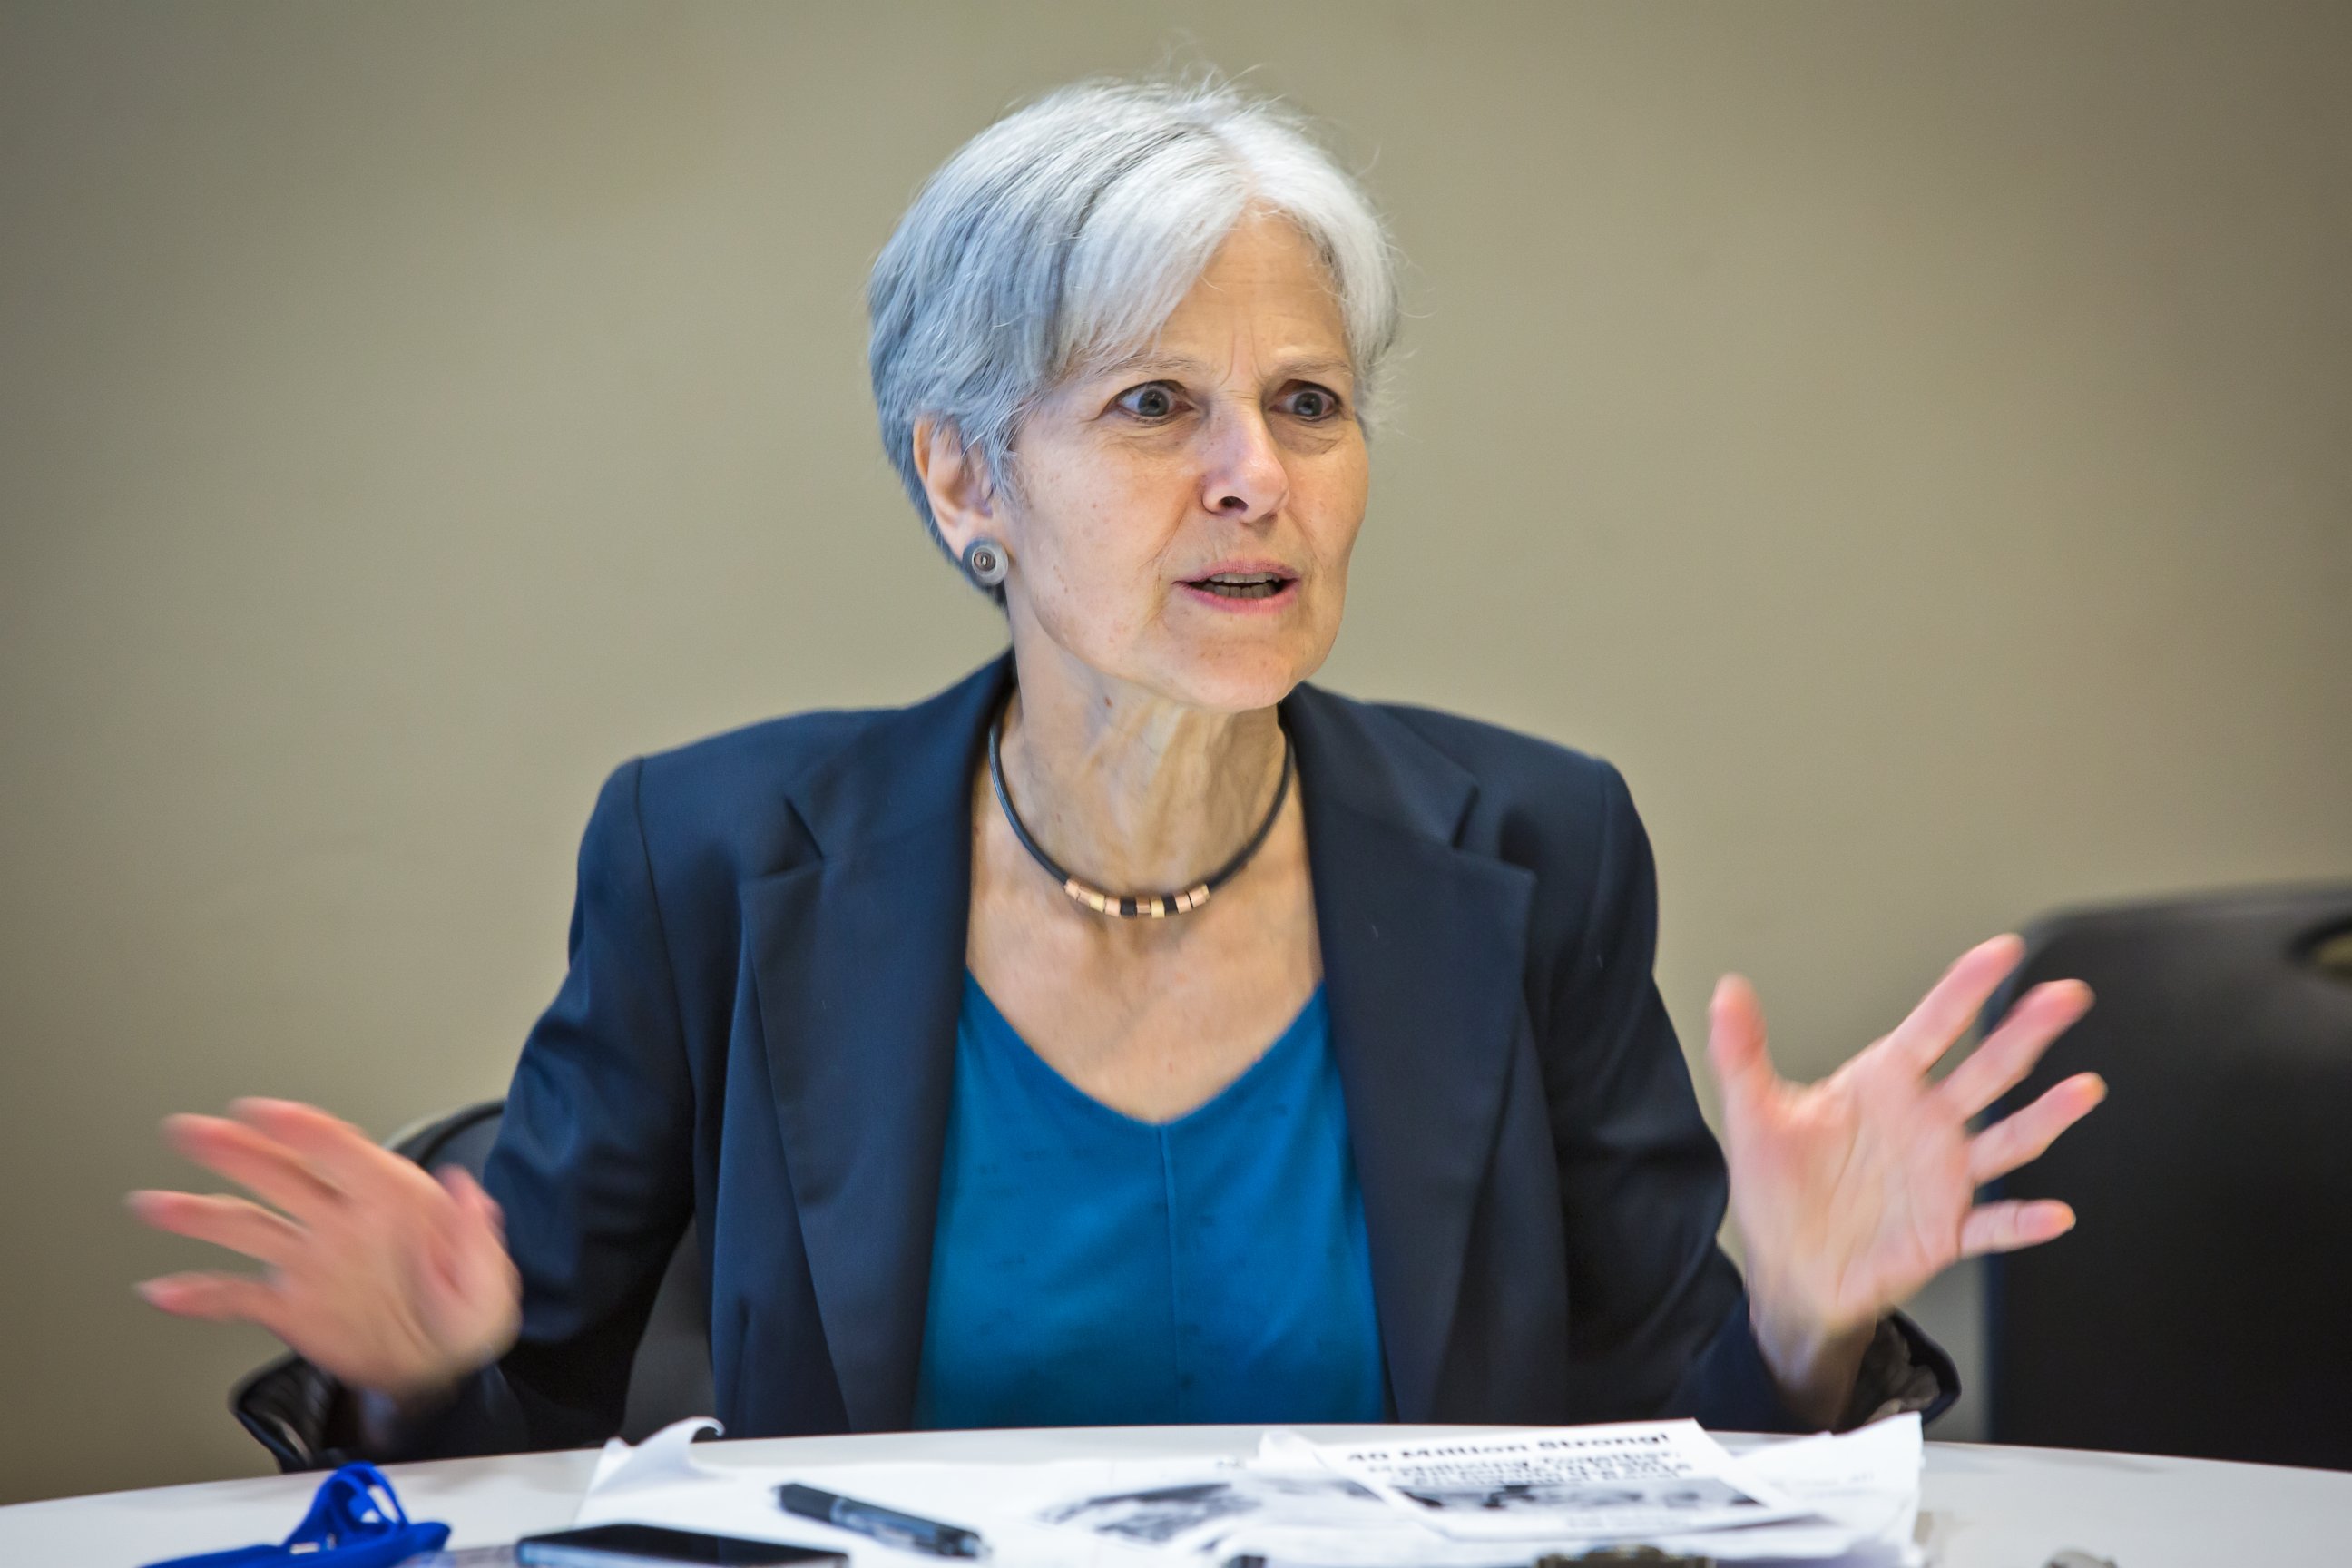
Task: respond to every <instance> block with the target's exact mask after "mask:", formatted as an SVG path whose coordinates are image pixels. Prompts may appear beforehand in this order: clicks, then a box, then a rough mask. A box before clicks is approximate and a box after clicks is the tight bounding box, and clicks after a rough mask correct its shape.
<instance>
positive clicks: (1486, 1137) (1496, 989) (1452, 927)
mask: <svg viewBox="0 0 2352 1568" xmlns="http://www.w3.org/2000/svg"><path fill="white" fill-rule="evenodd" d="M1284 717H1285V720H1286V722H1287V724H1288V726H1289V729H1290V732H1291V736H1292V740H1293V742H1294V744H1295V745H1296V746H1297V752H1298V778H1299V788H1300V794H1301V797H1302V801H1303V804H1304V808H1305V811H1306V817H1307V856H1308V862H1309V864H1310V866H1311V867H1312V868H1313V875H1314V879H1315V911H1316V920H1317V921H1318V925H1319V927H1320V928H1321V929H1320V938H1321V942H1322V949H1323V970H1324V984H1325V988H1326V994H1327V995H1328V999H1329V1003H1330V1008H1331V1038H1332V1048H1333V1051H1334V1053H1335V1054H1336V1056H1337V1057H1338V1059H1339V1076H1340V1084H1341V1089H1342V1092H1343V1093H1344V1094H1345V1095H1346V1097H1347V1106H1348V1123H1349V1144H1350V1146H1351V1148H1352V1150H1353V1152H1354V1154H1355V1160H1356V1172H1357V1180H1358V1182H1359V1183H1360V1185H1361V1187H1362V1189H1363V1194H1364V1220H1365V1226H1366V1229H1367V1231H1368V1232H1369V1236H1370V1247H1371V1261H1372V1291H1373V1298H1374V1300H1375V1302H1376V1304H1377V1306H1378V1308H1379V1310H1380V1320H1381V1342H1382V1346H1383V1349H1384V1350H1385V1352H1386V1354H1387V1359H1388V1370H1389V1384H1390V1389H1391V1394H1392V1395H1393V1397H1394V1400H1395V1405H1396V1409H1395V1415H1396V1417H1397V1419H1399V1420H1401V1421H1409V1422H1410V1421H1427V1420H1430V1419H1433V1414H1432V1413H1433V1409H1434V1408H1435V1405H1436V1400H1437V1396H1438V1393H1439V1379H1440V1377H1441V1375H1442V1373H1443V1371H1444V1359H1445V1347H1446V1344H1447V1342H1448V1339H1449V1338H1450V1336H1451V1334H1452V1331H1453V1324H1454V1304H1455V1302H1456V1300H1458V1298H1459V1295H1460V1292H1461V1287H1462V1269H1463V1259H1464V1255H1465V1250H1466V1248H1467V1247H1468V1243H1469V1237H1470V1226H1471V1219H1472V1216H1473V1215H1474V1214H1475V1211H1476V1208H1477V1205H1478V1199H1479V1194H1480V1191H1481V1189H1482V1187H1483V1186H1484V1184H1485V1182H1486V1167H1487V1163H1488V1160H1489V1157H1490V1155H1491V1152H1492V1151H1493V1148H1494V1142H1495V1136H1496V1124H1497V1121H1498V1119H1499V1118H1500V1115H1501V1112H1502V1106H1503V1094H1504V1086H1505V1083H1506V1081H1507V1078H1508V1070H1507V1069H1508V1065H1509V1058H1510V1052H1511V1050H1512V1048H1513V1046H1514V1044H1515V1042H1516V1040H1517V1036H1518V1033H1519V1031H1520V1029H1521V1028H1522V1026H1523V1021H1524V1018H1525V1015H1526V1004H1525V1002H1524V1000H1523V996H1522V990H1521V985H1522V980H1521V976H1522V971H1523V967H1524V964H1525V963H1526V955H1527V920H1528V903H1529V900H1530V898H1531V896H1532V894H1533V891H1534V887H1535V878H1534V875H1533V873H1531V872H1529V871H1528V870H1526V869H1525V868H1520V867H1516V866H1511V865H1508V864H1506V863H1505V862H1503V861H1500V860H1497V859H1495V858H1491V857H1488V856H1485V855H1481V854H1477V853H1475V852H1474V851H1470V850H1466V849H1463V848H1460V847H1457V843H1456V840H1457V837H1458V835H1459V834H1460V831H1461V828H1462V824H1463V822H1464V820H1465V817H1466V816H1467V815H1468V812H1469V808H1470V805H1471V802H1472V800H1473V799H1474V797H1475V793H1476V791H1475V784H1474V782H1473V781H1472V779H1471V778H1470V775H1469V774H1468V773H1465V771H1464V770H1463V769H1461V768H1460V767H1458V766H1457V765H1455V764H1454V763H1453V762H1452V761H1450V760H1449V759H1447V758H1446V757H1444V755H1443V754H1441V753H1440V752H1437V750H1436V749H1435V748H1434V747H1432V746H1431V745H1429V744H1428V742H1424V741H1423V740H1422V739H1421V738H1420V736H1419V735H1417V734H1416V733H1414V732H1413V731H1412V730H1411V729H1410V728H1409V727H1407V726H1406V725H1405V724H1404V723H1403V722H1402V721H1399V720H1397V719H1395V718H1393V717H1392V716H1390V715H1387V714H1384V713H1382V712H1381V711H1380V710H1377V709H1371V708H1366V707H1363V706H1360V705H1359V704H1355V703H1349V702H1344V701H1341V700H1338V699H1335V698H1332V697H1330V696H1328V695H1327V694H1325V693H1323V692H1320V691H1318V690H1316V689H1313V688H1311V687H1302V688H1300V689H1299V690H1298V691H1297V693H1296V694H1294V696H1293V697H1292V698H1291V699H1290V700H1289V701H1288V702H1287V703H1286V704H1285V708H1284Z"/></svg>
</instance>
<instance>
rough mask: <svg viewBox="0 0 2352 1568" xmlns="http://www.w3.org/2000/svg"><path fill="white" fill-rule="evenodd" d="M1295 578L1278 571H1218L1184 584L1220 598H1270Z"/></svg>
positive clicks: (1294, 580)
mask: <svg viewBox="0 0 2352 1568" xmlns="http://www.w3.org/2000/svg"><path fill="white" fill-rule="evenodd" d="M1296 581H1297V579H1296V578H1293V577H1286V576H1285V575H1283V574H1281V573H1279V572H1219V573H1217V574H1214V575H1213V576H1208V577H1196V578H1194V579H1193V580H1192V582H1190V583H1187V584H1185V586H1186V587H1188V588H1197V589H1199V590H1200V591H1201V592H1202V593H1203V594H1213V595H1215V596H1216V597H1218V598H1220V599H1271V598H1273V597H1274V596H1275V595H1276V594H1279V593H1281V592H1282V591H1283V590H1284V589H1285V588H1287V587H1289V586H1290V584H1292V583H1294V582H1296Z"/></svg>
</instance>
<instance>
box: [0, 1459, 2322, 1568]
mask: <svg viewBox="0 0 2352 1568" xmlns="http://www.w3.org/2000/svg"><path fill="white" fill-rule="evenodd" d="M1260 1430H1261V1428H1258V1427H1255V1426H1179V1427H1114V1428H1102V1429H1097V1430H1092V1431H1083V1432H1070V1431H1042V1432H962V1433H949V1432H908V1433H889V1434H882V1435H876V1436H861V1437H798V1438H776V1439H767V1440H763V1441H758V1442H749V1443H730V1444H728V1445H726V1446H725V1447H724V1448H723V1449H721V1450H719V1452H718V1453H714V1454H713V1456H712V1457H713V1458H719V1457H720V1456H721V1455H723V1456H724V1457H726V1458H735V1457H737V1456H739V1455H740V1456H741V1457H742V1458H745V1459H747V1460H751V1461H756V1462H762V1463H776V1464H791V1463H802V1464H837V1463H842V1462H845V1461H850V1460H861V1459H921V1460H932V1459H953V1458H984V1459H990V1460H996V1461H1005V1460H1018V1459H1026V1458H1039V1459H1047V1458H1055V1459H1060V1458H1077V1457H1082V1456H1105V1455H1110V1456H1119V1457H1127V1456H1150V1455H1168V1456H1183V1455H1199V1454H1228V1453H1233V1454H1239V1453H1247V1452H1250V1451H1253V1450H1255V1447H1257V1439H1258V1436H1259V1432H1260ZM1304 1430H1306V1431H1307V1432H1309V1433H1311V1434H1314V1435H1317V1436H1327V1437H1330V1438H1335V1439H1339V1438H1354V1439H1357V1440H1365V1439H1370V1438H1377V1437H1381V1436H1398V1435H1400V1433H1401V1432H1403V1431H1408V1430H1411V1431H1417V1432H1421V1433H1433V1432H1439V1431H1444V1430H1449V1429H1448V1428H1438V1427H1421V1428H1399V1427H1392V1426H1391V1427H1338V1426H1335V1427H1308V1428H1305V1429H1304ZM1450 1430H1457V1431H1466V1430H1474V1428H1451V1429H1450ZM1732 1446H1734V1447H1738V1446H1740V1445H1739V1444H1738V1443H1737V1442H1734V1444H1733V1445H1732ZM594 1462H595V1456H594V1455H593V1454H592V1453H589V1452H586V1451H584V1450H583V1451H579V1452H573V1453H562V1454H521V1455H515V1456H511V1457H509V1458H497V1459H457V1460H448V1461H445V1462H442V1463H438V1464H427V1465H399V1466H394V1467H392V1468H390V1469H389V1470H388V1472H387V1473H388V1474H390V1475H391V1477H392V1478H393V1483H394V1485H395V1486H396V1487H398V1488H399V1489H400V1496H401V1499H402V1500H403V1501H404V1503H405V1504H406V1505H407V1507H408V1510H409V1514H410V1517H411V1518H415V1519H437V1520H443V1521H447V1523H448V1524H449V1525H450V1526H451V1530H452V1533H451V1536H450V1542H449V1544H450V1547H451V1548H452V1550H453V1551H457V1550H460V1549H465V1548H479V1547H489V1546H497V1545H501V1544H503V1543H506V1542H511V1541H512V1540H514V1538H515V1537H516V1536H518V1535H527V1534H530V1533H532V1532H534V1531H542V1530H554V1529H559V1528H561V1527H562V1526H563V1525H564V1524H567V1523H569V1522H570V1521H571V1518H572V1510H573V1509H574V1508H575V1507H576V1506H577V1505H578V1503H579V1500H580V1497H581V1494H582V1493H583V1491H585V1490H586V1489H587V1485H588V1475H589V1471H590V1469H591V1468H592V1467H593V1464H594ZM319 1481H320V1477H318V1476H315V1475H314V1476H277V1477H271V1478H268V1479H262V1480H241V1481H213V1482H207V1483H205V1484H203V1485H199V1486H186V1487H159V1488H157V1489H154V1490H152V1491H138V1492H107V1493H100V1494H98V1495H96V1496H92V1497H80V1498H61V1499H58V1500H56V1501H53V1502H34V1503H22V1504H19V1505H17V1506H16V1507H14V1508H0V1564H5V1568H136V1565H138V1564H142V1563H150V1562H153V1561H154V1560H156V1559H158V1558H162V1557H168V1556H174V1555H180V1554H184V1553H187V1552H206V1551H217V1550H219V1549H221V1548H224V1547H230V1546H241V1545H246V1544H247V1543H250V1542H257V1541H277V1540H279V1539H282V1538H283V1537H284V1535H285V1533H286V1531H289V1530H290V1529H292V1528H293V1526H294V1523H295V1521H298V1520H299V1519H300V1517H301V1515H302V1511H303V1510H304V1508H305V1507H306V1506H307V1505H308V1504H309V1502H310V1494H311V1492H312V1491H313V1490H314V1489H316V1488H317V1486H318V1483H319ZM1924 1508H1925V1513H1924V1516H1923V1522H1922V1531H1923V1536H1924V1539H1925V1542H1926V1545H1927V1554H1928V1561H1929V1562H1930V1563H1935V1564H1938V1565H1939V1568H2042V1564H2043V1563H2046V1562H2047V1561H2049V1559H2050V1557H2051V1555H2052V1554H2053V1552H2057V1551H2058V1550H2060V1549H2061V1548H2066V1547H2071V1548H2074V1549H2075V1550H2078V1551H2084V1552H2093V1553H2095V1554H2096V1555H2098V1556H2101V1557H2105V1558H2110V1559H2112V1560H2114V1561H2115V1562H2116V1563H2117V1564H2118V1565H2119V1568H2289V1565H2296V1568H2300V1565H2303V1564H2309V1565H2311V1568H2323V1565H2325V1568H2341V1565H2343V1564H2346V1563H2352V1474H2343V1473H2338V1472H2336V1471H2332V1470H2295V1469H2285V1468H2276V1467H2273V1466H2267V1465H2225V1464H2216V1463H2213V1462H2211V1461H2210V1460H2203V1459H2170V1458H2152V1457H2148V1456H2144V1455H2137V1454H2093V1453H2074V1452H2070V1451H2067V1450H2065V1449H2060V1448H2003V1447H1984V1446H1979V1445H1975V1444H1966V1443H1930V1444H1929V1445H1927V1480H1926V1486H1925V1497H1924ZM487 1560H488V1561H495V1560H496V1559H495V1558H491V1559H487ZM478 1561H479V1560H478ZM907 1561H908V1563H915V1562H917V1561H918V1560H917V1559H914V1558H911V1557H910V1558H908V1559H907Z"/></svg>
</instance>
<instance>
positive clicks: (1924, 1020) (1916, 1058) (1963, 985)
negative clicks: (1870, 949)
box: [1885, 934, 2025, 1073]
mask: <svg viewBox="0 0 2352 1568" xmlns="http://www.w3.org/2000/svg"><path fill="white" fill-rule="evenodd" d="M2024 956H2025V942H2024V941H2023V940H2022V939H2021V938H2019V937H2016V936H2013V935H2008V934H2003V935H2000V936H1997V937H1994V938H1993V939H1992V940H1991V941H1990V942H1979V943H1977V945H1976V946H1974V947H1972V948H1970V949H1969V950H1968V952H1964V953H1962V954H1960V956H1959V957H1958V959H1956V960H1954V961H1953V963H1952V966H1951V967H1950V968H1949V969H1948V970H1946V971H1944V977H1943V978H1942V979H1941V980H1938V981H1937V982H1936V984H1934V985H1933V986H1931V987H1929V988H1928V991H1927V994H1926V995H1925V996H1922V997H1921V998H1919V1005H1917V1006H1916V1007H1914V1008H1912V1009H1911V1014H1910V1016H1908V1017H1906V1018H1905V1019H1904V1020H1903V1022H1901V1023H1900V1024H1897V1025H1896V1026H1895V1030H1894V1032H1893V1033H1892V1034H1890V1035H1888V1036H1887V1037H1886V1042H1885V1043H1886V1045H1887V1047H1888V1048H1889V1049H1891V1050H1893V1051H1895V1053H1897V1054H1899V1055H1900V1056H1901V1057H1902V1058H1903V1059H1904V1060H1905V1061H1906V1062H1908V1063H1909V1064H1910V1065H1911V1067H1912V1068H1914V1069H1915V1070H1916V1071H1919V1072H1923V1073H1924V1072H1926V1071H1927V1069H1928V1068H1931V1067H1934V1066H1935V1065H1936V1063H1937V1060H1939V1059H1940V1058H1942V1057H1943V1055H1944V1053H1945V1052H1946V1051H1948V1050H1950V1049H1951V1048H1952V1046H1953V1044H1954V1042H1956V1041H1957V1040H1958V1039H1959V1037H1960V1036H1961V1035H1962V1034H1963V1033H1965V1032H1966V1031H1967V1029H1968V1026H1969V1024H1970V1023H1972V1022H1974V1021H1975V1019H1976V1016H1977V1015H1978V1014H1979V1013H1981V1012H1983V1011H1984V1005H1985V1003H1986V1002H1988V1001H1990V999H1991V997H1992V994H1993V993H1994V992H1995V991H1998V990H1999V989H2000V983H2001V982H2002V981H2003V980H2006V979H2007V978H2009V973H2010V971H2011V970H2013V969H2015V968H2016V967H2017V965H2018V962H2019V960H2021V959H2022V958H2023V957H2024Z"/></svg>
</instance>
